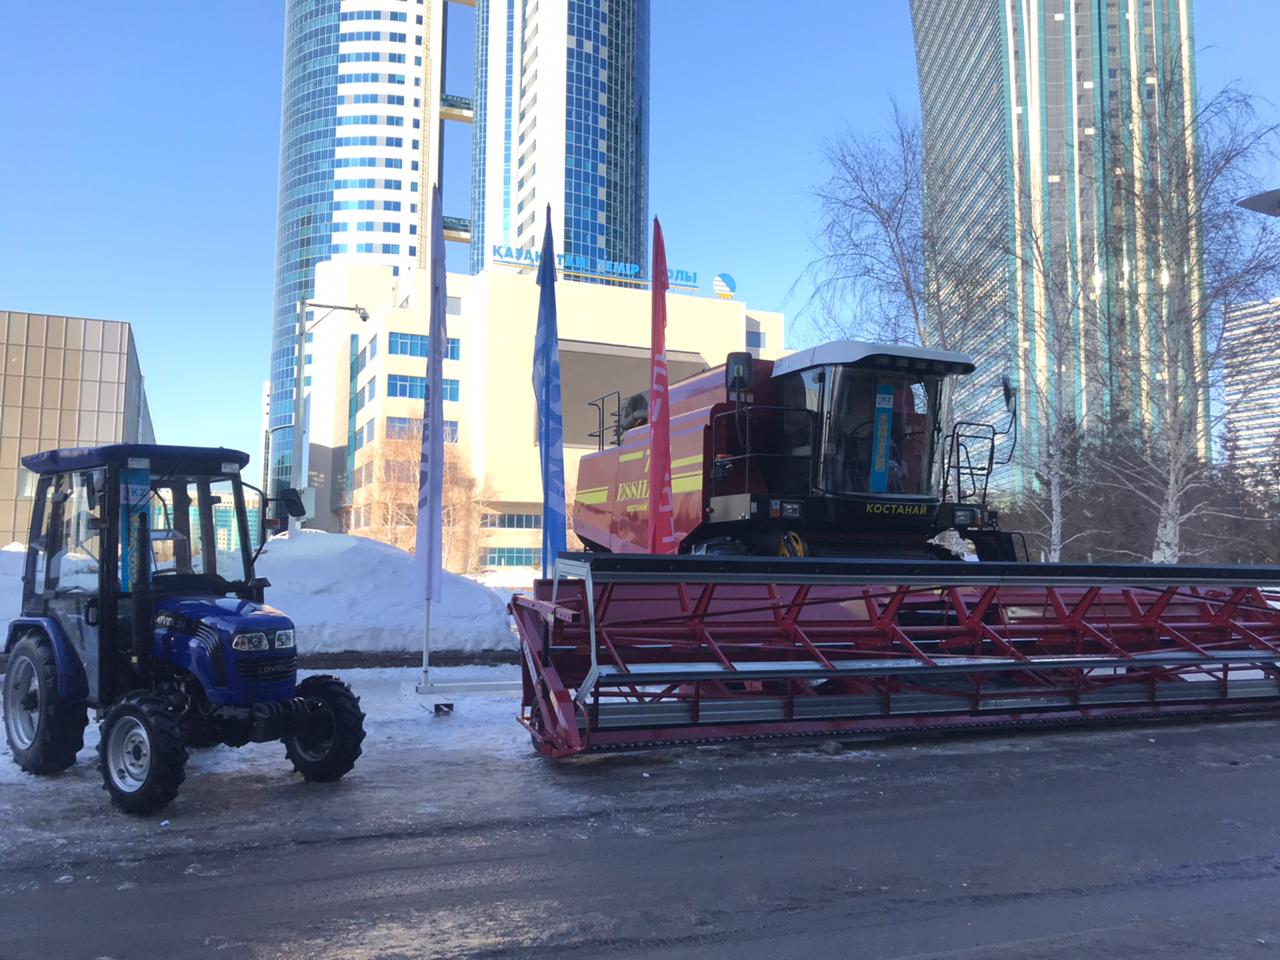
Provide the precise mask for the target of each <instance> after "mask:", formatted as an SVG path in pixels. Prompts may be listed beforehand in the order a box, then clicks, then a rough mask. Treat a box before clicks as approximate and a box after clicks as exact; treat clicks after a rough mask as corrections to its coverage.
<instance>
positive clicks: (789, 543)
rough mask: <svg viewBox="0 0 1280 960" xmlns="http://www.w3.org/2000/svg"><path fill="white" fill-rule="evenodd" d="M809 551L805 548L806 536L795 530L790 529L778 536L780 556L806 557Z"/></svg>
mask: <svg viewBox="0 0 1280 960" xmlns="http://www.w3.org/2000/svg"><path fill="white" fill-rule="evenodd" d="M808 555H809V551H808V550H807V549H806V548H805V545H804V538H803V537H801V536H800V534H798V533H796V532H795V531H794V530H788V531H786V532H785V533H783V534H782V536H780V537H779V538H778V556H780V557H805V556H808Z"/></svg>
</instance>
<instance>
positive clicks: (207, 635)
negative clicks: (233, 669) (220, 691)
mask: <svg viewBox="0 0 1280 960" xmlns="http://www.w3.org/2000/svg"><path fill="white" fill-rule="evenodd" d="M196 639H197V640H199V641H200V643H201V644H202V645H203V646H204V649H205V652H206V653H208V654H209V664H210V666H211V667H212V668H213V685H214V686H215V687H225V686H226V685H227V651H226V649H225V648H224V647H223V646H222V638H221V637H219V636H218V631H217V630H215V629H213V627H211V626H209V625H208V624H204V623H202V624H199V625H198V626H197V627H196Z"/></svg>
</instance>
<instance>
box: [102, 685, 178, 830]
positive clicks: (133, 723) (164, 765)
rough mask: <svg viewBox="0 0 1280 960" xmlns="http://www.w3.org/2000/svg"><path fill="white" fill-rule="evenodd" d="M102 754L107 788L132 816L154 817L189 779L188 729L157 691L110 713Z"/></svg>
mask: <svg viewBox="0 0 1280 960" xmlns="http://www.w3.org/2000/svg"><path fill="white" fill-rule="evenodd" d="M98 756H99V759H100V761H101V767H102V786H103V789H105V790H106V791H107V793H109V794H110V795H111V802H112V803H114V804H115V805H116V806H117V807H119V808H120V809H121V810H124V811H125V812H126V813H140V814H141V813H154V812H155V811H157V810H159V809H160V808H161V807H164V806H166V805H167V804H168V803H169V801H171V800H172V799H173V798H174V797H175V796H177V794H178V788H179V787H180V786H182V781H183V780H185V779H186V778H187V771H186V766H187V751H186V748H185V747H183V745H182V727H181V726H180V725H179V723H178V718H177V717H176V716H175V715H174V712H173V710H172V709H171V708H170V707H169V705H168V704H166V703H165V701H163V700H161V699H160V698H159V697H157V696H155V695H154V694H151V693H131V694H129V695H128V696H126V697H125V698H124V699H123V700H120V701H119V702H118V703H116V704H115V705H114V706H112V708H111V709H110V710H108V711H107V716H106V719H105V720H103V721H102V742H101V743H100V744H98Z"/></svg>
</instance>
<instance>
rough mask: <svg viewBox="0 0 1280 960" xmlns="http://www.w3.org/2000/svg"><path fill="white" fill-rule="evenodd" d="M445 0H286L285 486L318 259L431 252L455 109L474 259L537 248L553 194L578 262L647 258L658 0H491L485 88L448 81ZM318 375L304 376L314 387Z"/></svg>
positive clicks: (280, 229)
mask: <svg viewBox="0 0 1280 960" xmlns="http://www.w3.org/2000/svg"><path fill="white" fill-rule="evenodd" d="M448 2H449V0H287V5H286V13H285V43H284V80H283V97H282V101H283V102H282V110H281V132H280V186H279V211H278V221H277V246H276V284H275V298H274V311H273V319H272V338H271V368H270V382H269V401H268V413H267V431H268V441H267V448H268V449H269V451H270V453H269V456H268V465H267V469H266V471H265V476H266V479H267V482H268V483H269V484H270V485H271V486H272V487H273V488H276V487H280V486H287V485H289V484H290V483H292V482H293V481H294V479H295V472H296V471H295V469H294V464H293V451H292V448H293V440H294V437H293V427H294V423H295V417H294V405H295V397H294V393H295V376H296V369H297V362H298V347H297V319H298V306H299V302H300V301H301V300H304V299H310V298H311V297H312V295H313V291H314V276H315V274H314V270H315V265H316V264H317V263H320V262H323V261H325V260H331V259H341V258H350V259H352V260H354V261H356V262H360V261H363V262H369V263H382V264H389V265H391V266H392V268H393V271H394V272H395V273H397V274H398V273H399V272H401V271H406V270H412V269H415V268H416V267H419V266H422V265H423V264H425V263H426V262H427V259H428V251H427V249H426V243H425V241H426V239H427V238H426V237H425V233H426V227H427V216H428V209H427V207H428V199H429V194H430V190H431V185H432V184H433V183H436V182H439V181H440V179H441V177H440V167H439V165H440V158H441V153H442V151H441V149H440V148H441V142H442V134H441V121H442V120H455V121H458V122H463V123H471V124H473V136H472V144H473V157H472V170H471V182H472V196H471V198H470V199H471V209H472V218H471V220H470V222H468V221H467V220H466V219H465V218H454V217H446V218H445V236H446V239H447V240H454V241H462V242H470V244H471V269H472V271H473V272H475V271H478V270H480V269H483V268H484V267H485V266H486V265H487V264H488V263H489V262H491V260H492V259H493V258H492V256H491V251H492V249H493V246H494V245H497V244H501V245H504V246H507V247H511V248H514V249H525V250H529V249H536V248H537V247H538V246H539V245H540V244H541V239H542V217H541V215H540V214H539V213H538V211H540V210H545V209H546V204H547V203H548V202H549V203H550V204H551V205H552V209H553V210H554V211H555V216H556V222H555V224H554V227H555V232H556V239H557V242H558V245H559V247H558V251H559V252H560V253H562V254H567V255H569V257H571V258H572V259H571V261H570V262H569V263H567V264H566V270H571V269H572V270H574V271H575V272H580V273H584V274H593V273H599V272H608V273H610V274H611V275H613V276H622V277H629V278H631V279H639V276H637V275H636V274H632V273H628V272H627V271H626V270H625V269H622V270H619V269H618V268H617V267H616V266H612V267H609V268H606V267H605V264H606V263H607V264H611V265H616V264H618V263H622V264H634V265H636V267H635V269H636V270H637V271H640V273H641V274H643V273H644V272H647V271H646V269H645V259H646V250H647V248H648V246H647V229H648V227H647V223H646V217H647V211H648V199H649V198H648V146H649V3H648V0H476V2H475V6H476V12H475V21H476V59H475V64H476V75H475V76H476V89H475V95H474V98H468V97H465V96H452V95H449V94H447V93H446V92H445V90H444V89H443V78H444V69H443V67H444V58H445V35H446V29H445V20H446V16H447V10H448ZM454 2H457V3H459V4H460V5H470V3H469V2H468V0H454ZM345 306H352V305H351V304H346V305H345ZM315 319H316V320H317V321H318V320H320V319H321V316H317V317H315ZM308 387H309V383H308V382H307V380H306V378H305V377H304V385H303V403H304V405H305V403H306V402H307V401H306V397H307V388H308ZM302 420H303V422H304V423H305V422H306V411H305V406H304V410H303V416H302ZM303 453H304V457H305V454H306V450H305V449H304V451H303ZM302 467H303V470H304V471H305V469H306V467H307V465H306V464H305V462H304V463H303V464H302ZM302 482H303V483H304V484H305V483H306V482H307V480H306V478H305V477H304V478H302Z"/></svg>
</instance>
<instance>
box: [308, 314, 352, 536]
mask: <svg viewBox="0 0 1280 960" xmlns="http://www.w3.org/2000/svg"><path fill="white" fill-rule="evenodd" d="M311 308H315V309H320V310H325V311H327V312H326V313H323V314H321V315H320V316H319V317H317V318H316V320H315V321H314V322H313V323H312V324H311V326H310V328H308V327H307V310H308V309H311ZM338 310H349V311H351V312H352V313H354V314H356V316H358V317H359V318H360V320H361V322H364V321H366V320H368V319H369V311H368V310H366V309H365V308H364V307H361V306H359V305H353V306H346V305H345V304H334V303H315V302H314V301H311V300H307V299H305V298H303V299H302V300H299V301H298V361H297V364H296V366H295V369H294V375H293V450H292V467H291V471H292V480H293V484H292V485H293V487H294V488H295V489H297V490H302V488H303V486H304V485H305V484H304V481H305V480H306V477H305V476H303V473H302V433H303V429H304V422H303V417H302V382H303V376H304V371H305V369H306V355H307V334H308V333H309V332H310V330H314V329H315V328H316V327H317V326H319V324H320V321H321V320H323V319H324V318H325V317H327V316H329V314H331V313H335V312H336V311H338ZM298 525H299V526H301V525H302V521H301V520H298Z"/></svg>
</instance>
